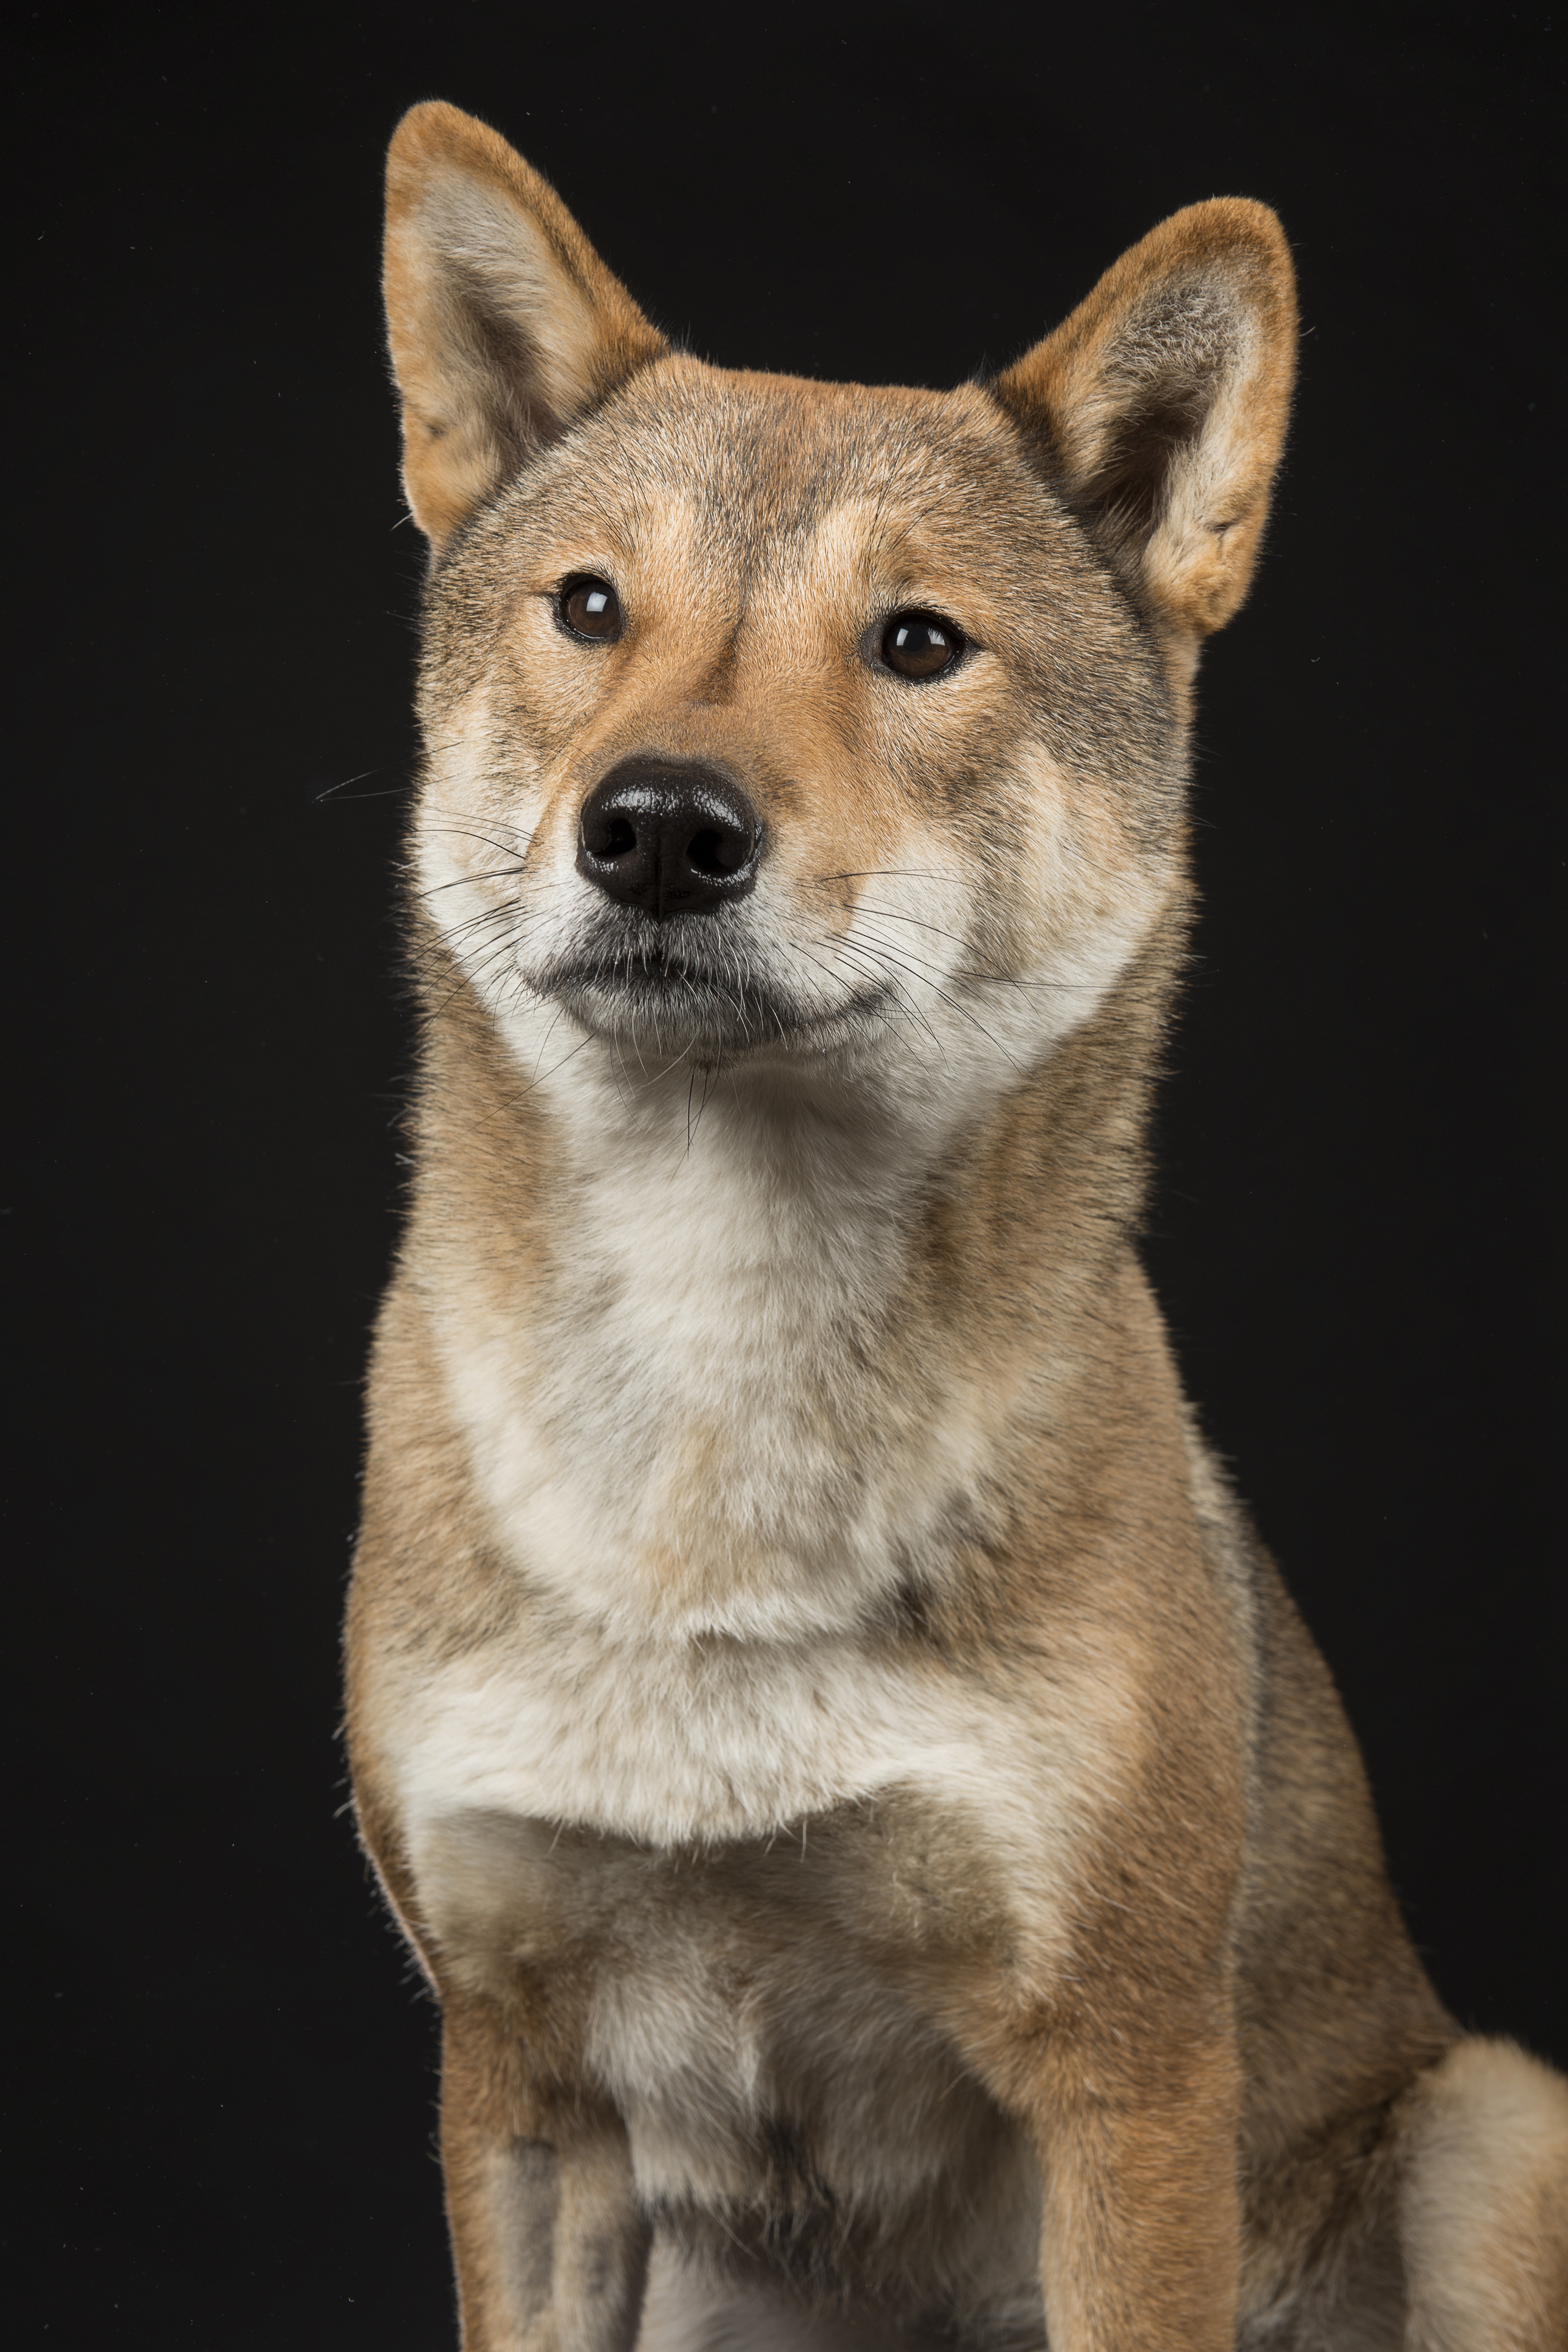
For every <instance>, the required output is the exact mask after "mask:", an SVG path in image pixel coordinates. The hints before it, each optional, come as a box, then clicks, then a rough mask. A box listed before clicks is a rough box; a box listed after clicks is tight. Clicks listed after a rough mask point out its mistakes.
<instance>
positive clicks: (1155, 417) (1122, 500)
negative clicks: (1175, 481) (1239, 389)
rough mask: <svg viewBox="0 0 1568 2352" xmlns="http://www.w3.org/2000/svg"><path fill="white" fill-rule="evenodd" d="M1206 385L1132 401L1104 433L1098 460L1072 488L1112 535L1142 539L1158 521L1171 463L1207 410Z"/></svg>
mask: <svg viewBox="0 0 1568 2352" xmlns="http://www.w3.org/2000/svg"><path fill="white" fill-rule="evenodd" d="M1208 408H1209V387H1208V386H1207V385H1205V383H1202V382H1201V381H1199V380H1198V379H1197V378H1196V377H1193V378H1190V379H1189V380H1188V381H1187V382H1186V383H1167V384H1163V385H1162V386H1160V387H1159V389H1158V390H1157V391H1155V392H1154V393H1152V394H1150V395H1148V396H1147V397H1146V398H1144V399H1143V400H1142V401H1141V402H1139V401H1134V403H1133V404H1131V406H1130V407H1129V408H1128V410H1127V411H1126V413H1125V414H1124V415H1121V417H1120V418H1119V419H1118V420H1117V422H1116V423H1115V424H1114V425H1112V426H1111V427H1110V431H1109V432H1108V433H1107V434H1106V436H1105V438H1104V441H1103V444H1102V446H1101V449H1100V458H1099V462H1098V464H1097V465H1096V466H1094V467H1091V469H1090V470H1089V473H1088V475H1087V477H1086V478H1085V479H1084V480H1083V481H1082V483H1081V484H1080V485H1079V487H1078V496H1079V499H1081V500H1082V502H1083V503H1084V505H1086V506H1088V507H1090V508H1094V509H1100V511H1102V512H1103V514H1104V516H1105V519H1106V520H1107V522H1108V523H1110V526H1111V528H1112V530H1114V531H1115V532H1116V533H1117V535H1118V536H1122V535H1126V536H1129V537H1131V536H1137V537H1140V538H1142V537H1143V536H1145V535H1146V534H1147V533H1148V532H1150V531H1152V530H1153V528H1154V525H1155V523H1156V522H1157V521H1158V520H1159V518H1160V511H1161V509H1162V507H1163V503H1164V499H1165V497H1166V494H1167V491H1168V488H1169V486H1170V482H1171V479H1172V475H1173V468H1174V465H1175V461H1176V459H1177V457H1179V456H1180V455H1181V453H1182V452H1183V451H1184V450H1188V449H1190V448H1191V447H1192V446H1193V444H1194V442H1195V441H1196V440H1197V438H1198V436H1199V434H1200V433H1201V431H1202V429H1203V425H1204V420H1205V416H1206V415H1207V414H1208Z"/></svg>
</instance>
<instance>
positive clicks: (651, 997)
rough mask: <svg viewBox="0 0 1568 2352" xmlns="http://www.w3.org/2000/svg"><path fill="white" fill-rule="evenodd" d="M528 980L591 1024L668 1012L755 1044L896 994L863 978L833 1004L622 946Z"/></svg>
mask: <svg viewBox="0 0 1568 2352" xmlns="http://www.w3.org/2000/svg"><path fill="white" fill-rule="evenodd" d="M531 986H532V987H533V988H534V990H535V991H536V992H537V993H538V994H540V995H542V996H546V997H550V998H552V999H553V1000H554V1001H555V1002H557V1003H562V1004H563V1005H564V1006H565V1007H566V1009H567V1011H568V1012H571V1013H575V1014H576V1015H577V1017H578V1018H580V1019H583V1018H585V1020H586V1025H587V1026H589V1027H591V1028H599V1027H601V1026H603V1025H604V1023H603V1020H602V1019H599V1018H595V1014H596V1013H608V1015H609V1017H610V1022H611V1024H612V1025H618V1024H619V1023H621V1022H623V1021H626V1020H631V1021H636V1020H637V1019H638V1018H639V1017H644V1016H646V1017H647V1018H648V1019H650V1020H653V1021H658V1020H665V1021H669V1020H672V1019H673V1020H675V1021H677V1022H678V1023H679V1024H680V1025H681V1026H682V1027H683V1028H684V1027H685V1026H687V1025H688V1024H690V1025H691V1026H692V1027H694V1028H695V1029H696V1030H697V1031H698V1032H699V1034H702V1033H710V1034H711V1033H713V1032H716V1031H720V1032H722V1033H723V1034H724V1036H725V1037H726V1038H727V1039H728V1040H729V1041H730V1042H731V1044H732V1045H744V1044H748V1043H751V1044H755V1045H766V1044H769V1043H772V1044H774V1045H777V1044H778V1043H779V1042H780V1041H781V1040H785V1041H788V1042H792V1043H793V1042H795V1041H796V1040H799V1041H803V1042H804V1041H805V1040H808V1039H810V1038H811V1037H813V1036H814V1035H820V1034H826V1033H829V1032H831V1031H833V1030H836V1029H840V1028H842V1027H844V1026H845V1025H846V1024H855V1023H858V1022H864V1021H867V1020H869V1019H874V1018H875V1017H876V1016H877V1015H878V1014H879V1013H884V1012H886V1011H887V1010H888V1008H889V1006H890V1005H891V1004H892V1003H893V1002H894V1000H895V997H896V991H895V990H894V989H893V988H892V987H891V985H890V984H889V982H886V981H877V982H869V981H868V982H866V983H865V984H864V985H863V986H861V987H858V988H854V989H847V990H846V991H845V992H844V994H843V995H842V996H840V997H838V998H837V999H836V1000H835V1001H834V1002H833V1003H819V1004H811V1003H804V1002H802V1000H801V999H800V998H799V997H798V996H796V995H795V994H794V993H793V992H789V993H786V992H783V991H781V990H780V989H779V988H778V987H777V986H776V985H773V984H771V983H769V982H763V981H762V980H760V979H758V978H756V977H755V976H753V975H752V974H750V973H745V972H742V971H723V970H722V969H720V968H716V967H714V966H712V965H708V964H701V963H694V962H691V961H688V960H686V959H684V958H682V959H679V960H678V959H676V958H673V957H672V958H668V959H664V960H660V959H658V958H657V957H654V956H651V955H644V954H642V953H639V952H635V951H625V950H623V951H622V952H621V953H620V954H618V955H616V956H614V957H595V958H591V959H590V958H584V957H574V958H573V960H572V961H570V962H568V963H562V964H557V965H555V966H553V967H552V968H551V969H549V970H547V971H542V972H541V973H539V974H537V975H536V976H535V977H534V978H533V979H532V981H531Z"/></svg>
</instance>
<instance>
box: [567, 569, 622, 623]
mask: <svg viewBox="0 0 1568 2352" xmlns="http://www.w3.org/2000/svg"><path fill="white" fill-rule="evenodd" d="M555 609H556V611H557V612H558V613H559V614H560V615H561V618H562V620H563V622H564V624H565V625H566V627H567V628H569V629H570V630H571V632H572V634H573V635H574V636H575V637H618V636H619V635H620V634H621V600H620V598H619V597H618V596H617V595H616V592H615V590H614V589H613V588H612V587H611V585H610V583H609V582H608V581H607V580H594V579H584V578H583V577H582V576H581V575H579V576H578V577H577V578H576V579H575V580H567V581H563V583H562V586H561V590H560V593H558V595H557V597H556V599H555Z"/></svg>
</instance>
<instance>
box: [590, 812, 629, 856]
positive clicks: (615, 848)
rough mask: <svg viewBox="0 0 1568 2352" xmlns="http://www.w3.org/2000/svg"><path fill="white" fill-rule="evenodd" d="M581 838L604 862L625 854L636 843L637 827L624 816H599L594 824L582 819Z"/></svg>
mask: <svg viewBox="0 0 1568 2352" xmlns="http://www.w3.org/2000/svg"><path fill="white" fill-rule="evenodd" d="M583 839H584V843H585V844H586V845H587V847H588V848H589V850H590V851H591V852H592V853H593V855H594V856H595V857H598V858H602V859H604V860H605V863H606V864H608V863H609V861H610V860H611V859H612V858H616V857H625V856H627V855H628V854H629V852H630V851H632V850H634V849H635V848H636V847H637V828H636V826H635V825H634V824H632V821H631V819H630V818H629V817H625V816H607V817H606V816H601V817H600V819H599V821H598V823H597V824H589V823H588V822H587V821H586V820H584V825H583Z"/></svg>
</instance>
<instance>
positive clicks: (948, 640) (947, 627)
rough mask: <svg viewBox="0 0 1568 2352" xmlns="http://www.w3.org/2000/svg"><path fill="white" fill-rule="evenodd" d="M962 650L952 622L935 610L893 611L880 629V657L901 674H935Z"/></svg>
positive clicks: (912, 675) (960, 640) (949, 666)
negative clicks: (939, 618)
mask: <svg viewBox="0 0 1568 2352" xmlns="http://www.w3.org/2000/svg"><path fill="white" fill-rule="evenodd" d="M962 652H963V638H962V637H961V636H960V635H959V634H958V631H957V630H956V629H955V628H954V627H953V625H952V622H951V621H939V620H938V619H937V616H936V614H934V613H895V614H893V617H892V619H891V620H890V621H889V623H888V625H887V627H886V628H885V629H884V630H883V632H882V659H883V660H884V661H885V662H886V663H887V665H888V667H889V669H892V670H897V672H898V674H899V676H900V677H936V676H937V675H938V674H939V672H940V671H942V670H944V669H951V668H952V665H953V663H954V662H955V661H956V660H957V659H958V656H959V655H960V654H961V653H962Z"/></svg>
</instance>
